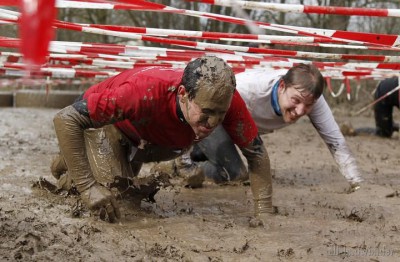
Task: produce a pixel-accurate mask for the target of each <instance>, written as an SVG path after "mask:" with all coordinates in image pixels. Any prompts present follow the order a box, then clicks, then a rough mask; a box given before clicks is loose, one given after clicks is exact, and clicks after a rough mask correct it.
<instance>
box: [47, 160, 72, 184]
mask: <svg viewBox="0 0 400 262" xmlns="http://www.w3.org/2000/svg"><path fill="white" fill-rule="evenodd" d="M50 170H51V174H52V175H53V176H54V177H55V178H56V179H57V180H58V179H60V177H61V175H62V174H64V173H65V172H67V170H68V168H67V165H66V164H65V160H64V157H63V156H61V155H57V156H56V157H55V158H54V159H53V162H52V163H51V166H50Z"/></svg>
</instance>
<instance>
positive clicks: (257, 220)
mask: <svg viewBox="0 0 400 262" xmlns="http://www.w3.org/2000/svg"><path fill="white" fill-rule="evenodd" d="M277 213H278V207H276V206H274V207H273V212H272V213H267V212H266V213H259V214H256V215H255V216H254V217H252V218H250V221H249V225H250V227H263V228H265V229H269V228H270V227H271V226H272V225H273V221H274V216H275V214H277Z"/></svg>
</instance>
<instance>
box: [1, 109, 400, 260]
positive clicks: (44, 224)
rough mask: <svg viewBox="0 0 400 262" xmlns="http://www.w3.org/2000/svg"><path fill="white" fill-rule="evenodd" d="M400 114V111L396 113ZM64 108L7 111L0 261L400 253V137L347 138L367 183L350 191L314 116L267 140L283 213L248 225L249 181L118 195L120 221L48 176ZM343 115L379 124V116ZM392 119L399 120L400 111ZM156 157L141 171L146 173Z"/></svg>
mask: <svg viewBox="0 0 400 262" xmlns="http://www.w3.org/2000/svg"><path fill="white" fill-rule="evenodd" d="M395 111H398V110H395ZM56 112H57V110H53V109H26V108H1V109H0V113H1V117H0V126H1V129H0V159H1V161H0V261H399V259H400V219H399V215H400V205H399V202H400V198H399V197H400V194H399V193H398V192H400V188H399V184H400V174H399V173H400V171H399V170H400V169H399V166H400V150H399V148H400V139H399V137H398V135H397V134H396V136H395V137H394V138H392V139H380V138H377V137H374V136H369V137H365V136H364V137H358V136H352V137H348V138H347V140H348V143H349V146H350V148H351V150H352V151H353V152H354V153H355V156H356V158H357V160H358V162H359V164H360V168H361V170H362V173H363V174H364V178H365V179H366V182H365V183H364V185H363V186H362V188H361V189H360V190H359V191H357V192H355V193H352V194H347V193H346V190H347V187H348V184H347V182H346V181H345V179H344V178H343V177H342V176H341V175H340V174H339V172H338V169H337V167H336V166H335V163H334V161H333V159H332V157H331V155H330V154H329V152H328V149H327V148H326V147H325V145H324V144H323V142H322V140H321V139H320V138H319V137H318V135H317V133H316V131H315V130H314V129H313V127H312V126H311V124H310V123H309V122H308V120H307V119H301V120H300V121H299V123H297V124H295V125H292V126H290V127H287V128H285V129H282V130H279V131H278V132H275V133H273V134H269V135H267V136H264V141H265V144H266V145H267V149H268V151H269V155H270V158H271V165H272V168H273V170H274V171H273V175H274V178H273V183H274V192H273V201H274V205H275V206H276V207H277V214H276V215H274V216H272V217H271V219H270V221H269V226H268V228H250V227H249V220H250V217H251V215H252V212H253V203H252V198H251V190H250V186H248V185H246V184H245V185H243V184H239V185H214V184H211V183H205V185H204V187H203V188H198V189H190V188H185V187H181V186H168V187H166V188H164V189H161V190H160V191H159V192H158V193H157V194H156V195H155V200H156V203H152V202H147V201H142V202H141V203H140V206H137V205H134V204H133V203H132V202H130V201H121V200H120V201H119V204H120V205H121V207H122V208H121V213H122V219H121V220H120V222H119V223H116V224H109V223H105V222H103V221H99V220H96V219H95V218H93V217H91V216H90V214H89V213H88V212H87V210H86V209H85V208H84V207H83V206H82V204H81V203H80V202H79V201H78V198H77V197H76V196H75V195H73V194H71V195H66V194H65V195H55V194H53V193H51V192H49V191H47V190H42V189H37V188H33V187H32V184H34V183H35V182H37V181H39V178H40V177H42V178H44V179H46V180H48V181H50V182H53V183H54V182H55V179H54V178H53V177H52V175H51V173H50V169H49V166H50V163H51V160H52V157H53V156H55V155H56V154H57V153H58V146H57V139H56V137H55V132H54V129H53V124H52V118H53V116H54V114H55V113H56ZM334 114H335V116H336V119H337V120H338V122H339V123H341V122H351V123H352V125H353V126H354V127H355V128H357V127H362V126H368V125H369V126H373V118H372V116H371V115H365V116H359V117H350V116H349V114H348V113H347V112H346V111H345V110H342V111H341V110H335V111H334ZM396 114H397V115H396V116H395V119H396V120H397V121H399V119H400V118H399V114H398V112H396ZM150 168H151V165H146V166H145V167H144V172H148V170H149V169H150Z"/></svg>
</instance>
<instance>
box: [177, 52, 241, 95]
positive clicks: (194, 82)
mask: <svg viewBox="0 0 400 262" xmlns="http://www.w3.org/2000/svg"><path fill="white" fill-rule="evenodd" d="M220 81H224V82H223V83H224V85H225V86H226V87H228V88H229V89H230V90H231V91H232V94H233V92H234V91H235V89H236V79H235V74H234V73H233V70H232V68H230V67H229V66H228V65H227V64H226V63H225V61H224V60H222V59H221V58H218V57H216V56H203V57H200V58H197V59H195V60H193V61H191V62H189V63H188V65H187V66H186V68H185V70H184V72H183V76H182V80H181V83H180V85H183V86H184V87H185V89H186V92H188V98H189V99H190V100H192V99H193V98H195V97H196V94H197V91H198V90H199V87H200V86H203V85H200V83H207V86H209V88H220V86H219V85H215V83H217V82H220Z"/></svg>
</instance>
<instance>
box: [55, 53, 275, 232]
mask: <svg viewBox="0 0 400 262" xmlns="http://www.w3.org/2000/svg"><path fill="white" fill-rule="evenodd" d="M235 88H236V81H235V76H234V73H233V71H232V69H231V68H230V67H229V66H228V65H227V64H226V63H225V62H224V61H223V60H222V59H219V58H216V57H212V56H206V57H202V58H198V59H196V60H194V61H192V62H190V63H189V64H188V65H187V66H186V68H185V69H184V70H181V69H171V68H160V67H145V68H140V69H132V70H127V71H125V72H123V73H121V74H119V75H117V76H114V77H112V78H109V79H107V80H105V81H104V82H101V83H99V84H97V85H94V86H92V87H90V88H89V89H88V90H87V91H86V92H85V93H84V94H83V96H82V98H81V99H79V101H77V102H75V103H74V104H73V105H71V106H68V107H66V108H64V109H62V110H61V111H60V112H58V113H57V114H56V116H55V118H54V126H55V131H56V134H57V138H58V141H59V147H60V151H61V154H60V156H59V157H58V158H56V159H55V161H54V162H53V164H52V173H53V175H54V176H55V177H56V178H60V179H61V178H62V176H69V178H70V179H71V180H72V181H73V183H74V185H75V186H76V188H77V189H78V191H79V193H80V195H81V198H82V201H83V203H85V204H86V205H87V206H88V207H89V208H90V209H92V210H97V209H103V210H106V213H107V215H108V219H109V221H110V222H113V221H115V220H116V219H118V218H119V217H120V212H119V208H118V206H117V203H116V201H115V198H114V196H113V194H112V193H111V192H110V190H109V188H107V187H106V186H104V185H103V184H101V183H99V181H97V180H98V179H96V178H95V176H94V175H93V173H94V172H95V170H94V169H96V168H98V167H96V166H98V165H101V163H98V162H99V161H91V163H90V161H89V160H90V159H89V158H93V155H94V158H95V159H96V155H101V154H102V152H95V151H90V152H87V151H88V150H87V149H86V148H85V135H86V133H87V131H85V130H87V129H89V128H96V129H99V128H102V129H101V132H104V136H106V137H107V136H110V137H111V136H112V135H110V134H117V137H118V139H114V140H112V139H111V140H109V141H114V142H112V145H111V146H110V148H118V146H116V147H115V144H116V143H119V144H121V145H128V146H127V147H128V149H129V150H125V149H122V150H116V151H118V152H115V153H114V154H115V155H121V152H122V155H123V158H122V159H121V162H124V161H127V162H129V165H130V168H131V169H130V174H128V176H130V177H133V176H135V175H136V174H137V173H138V171H139V170H140V167H141V164H142V163H146V162H154V161H166V160H170V159H174V158H176V157H178V156H180V155H182V153H183V152H185V150H187V149H189V148H190V147H191V146H192V145H193V144H194V143H196V142H198V141H200V140H201V139H203V138H205V137H207V136H208V135H209V134H211V132H212V131H213V130H214V129H215V128H216V127H217V126H218V125H219V124H222V125H223V127H224V128H225V130H226V131H227V133H228V134H229V135H230V137H231V138H232V140H233V141H234V143H235V144H236V145H238V146H239V148H241V149H242V152H243V153H244V154H245V155H248V156H249V159H250V162H249V169H250V176H251V177H252V180H251V181H254V183H253V184H254V186H252V190H253V196H254V201H255V212H256V214H255V215H256V218H257V219H258V221H259V222H260V223H259V224H261V220H260V219H262V218H263V216H265V215H266V214H268V213H271V212H272V202H271V194H272V192H269V191H268V188H269V187H268V186H265V185H268V184H269V183H271V181H270V180H269V179H268V178H269V177H270V176H269V175H267V174H269V172H270V166H269V159H268V157H266V156H265V154H261V152H264V151H265V148H264V146H263V144H262V140H261V139H260V138H259V137H258V136H257V127H256V125H255V123H254V121H253V120H252V118H251V116H250V113H249V112H248V110H247V108H246V105H245V103H244V102H243V100H242V98H241V97H240V95H239V93H238V92H237V91H236V90H235ZM110 124H112V130H111V131H107V130H106V128H103V127H104V126H106V125H110ZM114 137H115V135H114ZM125 148H126V147H125ZM97 159H101V157H97ZM100 162H101V161H100ZM93 163H95V164H93ZM63 164H65V166H66V168H65V169H68V173H67V174H63V172H64V171H65V169H64V170H63V169H62V168H60V166H62V165H63ZM121 165H123V164H122V163H121ZM132 170H135V171H137V172H133V171H132ZM109 173H110V174H109V175H108V176H111V177H112V176H114V174H113V173H114V172H113V171H112V170H111V171H110V172H109ZM117 173H118V172H117ZM128 173H129V172H128ZM256 221H257V220H256ZM257 223H258V222H257Z"/></svg>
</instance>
